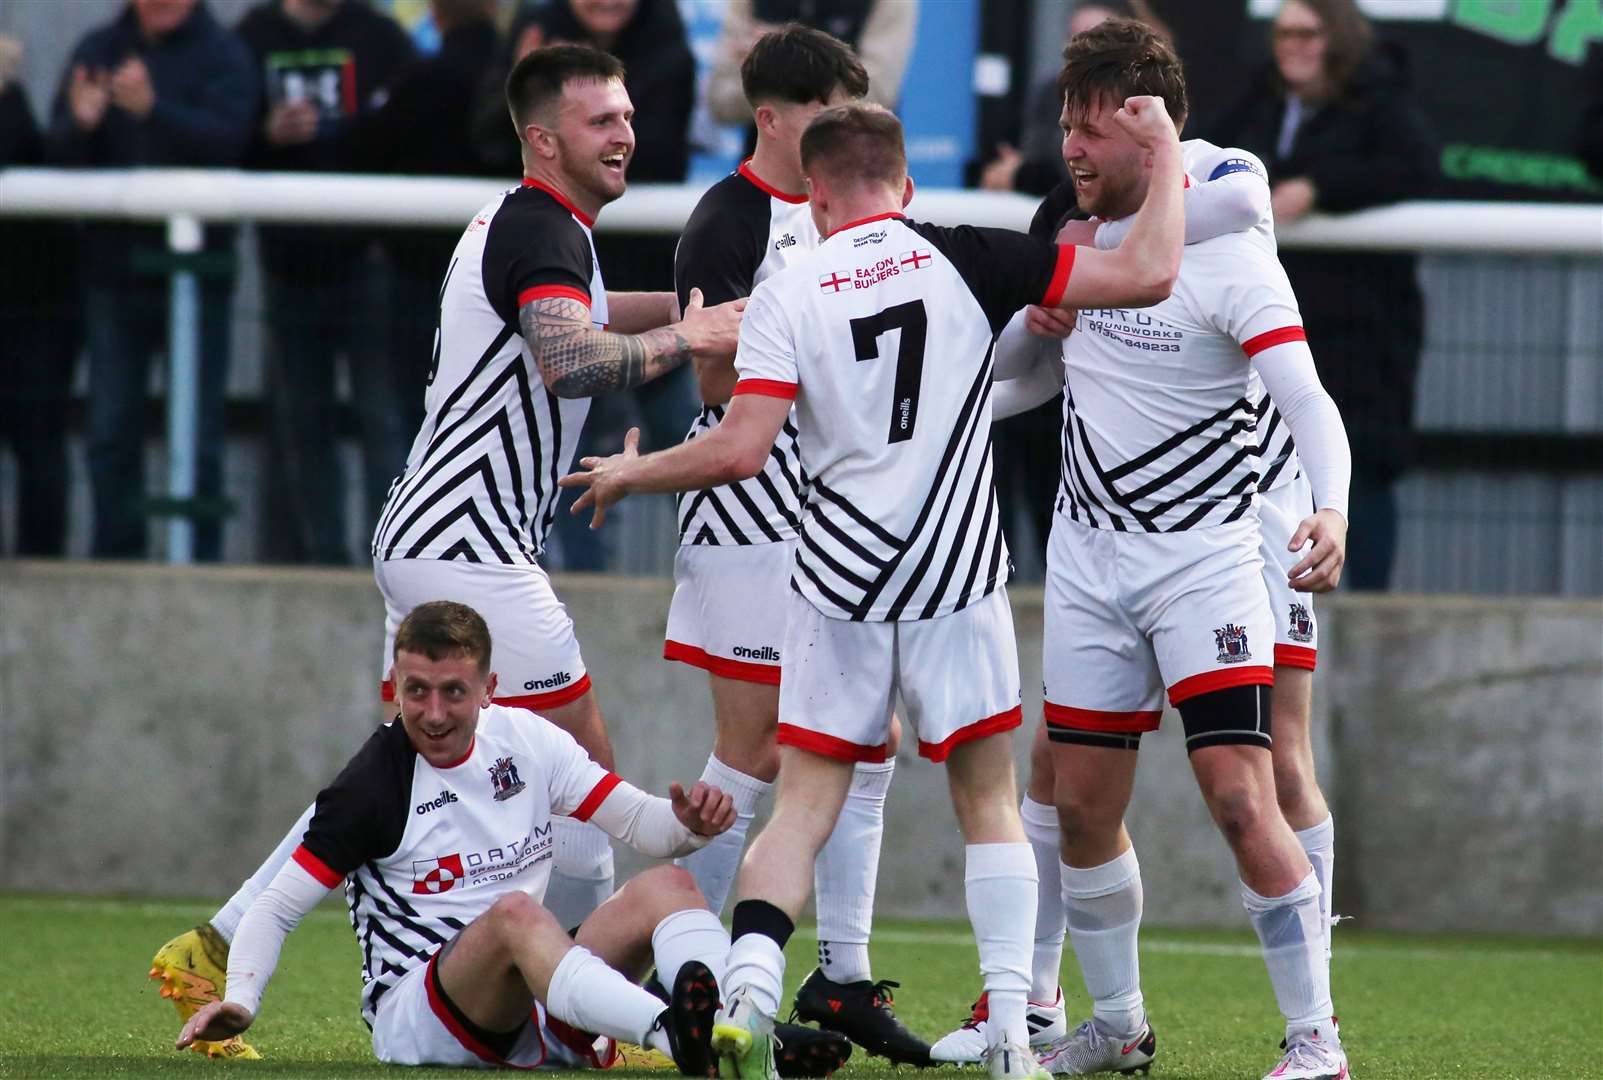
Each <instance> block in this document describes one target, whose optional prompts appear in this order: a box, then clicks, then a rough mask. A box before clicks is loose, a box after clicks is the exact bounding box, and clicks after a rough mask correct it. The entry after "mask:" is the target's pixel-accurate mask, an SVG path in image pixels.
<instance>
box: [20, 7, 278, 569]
mask: <svg viewBox="0 0 1603 1080" xmlns="http://www.w3.org/2000/svg"><path fill="white" fill-rule="evenodd" d="M253 67H254V66H253V64H252V62H251V57H250V50H248V49H247V48H246V47H245V44H244V42H242V41H240V40H239V38H238V37H236V36H235V35H234V34H232V33H231V32H229V31H228V30H225V29H224V28H223V27H222V26H221V25H220V24H219V23H218V22H217V20H216V19H215V18H213V17H212V14H211V12H210V11H208V10H207V9H206V6H205V5H204V4H203V3H200V2H198V0H128V5H127V7H126V8H124V9H123V11H122V13H121V14H120V15H118V17H117V18H116V19H115V20H113V21H112V22H111V23H109V24H107V25H106V26H103V27H101V28H100V29H98V30H94V31H91V32H90V33H89V34H88V35H87V36H86V37H85V38H84V39H83V40H82V41H80V42H79V43H78V46H77V47H76V48H75V49H74V50H73V52H72V58H71V60H70V61H69V62H68V64H67V70H66V73H65V75H64V77H63V79H62V82H61V89H60V91H59V92H58V93H57V95H56V102H55V107H54V109H53V112H52V119H51V124H50V133H49V138H48V143H47V155H48V156H49V158H50V159H51V160H52V161H54V162H56V163H59V164H64V165H81V166H91V167H95V166H98V167H128V166H136V165H153V166H182V165H193V166H218V167H227V166H235V165H238V164H239V163H240V160H241V159H242V158H243V157H244V154H245V146H246V144H247V142H248V141H249V139H250V128H251V119H252V117H253V116H255V114H256V79H255V76H254V73H253ZM234 231H235V230H234V228H233V227H232V226H213V227H209V228H207V230H206V236H205V250H206V252H208V253H210V254H212V255H214V256H217V255H221V256H223V257H224V258H226V256H227V255H228V254H230V253H231V252H232V250H233V244H234ZM165 248H166V244H165V242H164V240H163V232H162V229H161V227H160V226H149V225H92V226H89V227H87V228H85V229H84V231H83V248H82V253H83V262H82V266H83V275H84V278H85V283H86V286H87V289H86V296H85V301H84V309H83V311H84V321H85V328H86V330H87V333H88V337H89V395H90V396H89V479H90V484H91V486H92V488H93V490H94V506H95V524H94V542H93V550H94V554H95V556H96V557H97V558H137V557H139V556H141V555H143V554H144V551H145V524H146V522H145V519H146V514H147V506H146V504H145V498H144V492H145V480H144V460H143V457H144V455H143V449H144V433H145V421H146V415H145V414H146V409H145V405H146V401H145V386H146V382H147V375H148V372H149V365H150V360H151V356H152V355H153V354H154V353H155V352H156V351H157V350H158V349H160V348H161V347H162V346H163V344H164V343H165V342H166V340H167V308H168V304H167V283H166V278H165V277H164V276H163V272H162V271H160V270H158V271H156V272H154V273H152V272H151V271H149V270H148V269H145V268H143V267H142V266H140V265H138V264H139V263H140V258H139V256H140V255H141V254H144V253H152V252H153V253H157V254H159V253H161V252H162V251H164V250H165ZM232 292H233V282H232V278H231V276H229V275H228V274H226V273H223V274H212V275H203V276H202V277H201V284H200V380H199V398H198V404H199V427H200V437H199V446H198V460H197V463H196V464H197V473H196V495H197V498H198V500H199V501H198V502H197V505H196V509H197V511H199V513H200V516H199V518H198V520H197V522H196V529H195V556H196V558H199V559H203V560H215V559H217V558H219V557H220V556H221V554H222V517H223V499H222V494H223V449H224V446H223V443H224V432H223V392H224V389H225V385H226V382H227V377H228V347H229V343H228V319H229V300H230V297H231V295H232Z"/></svg>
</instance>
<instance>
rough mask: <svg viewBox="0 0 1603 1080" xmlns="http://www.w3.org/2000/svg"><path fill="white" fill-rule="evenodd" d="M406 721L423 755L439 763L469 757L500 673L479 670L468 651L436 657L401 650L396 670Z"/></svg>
mask: <svg viewBox="0 0 1603 1080" xmlns="http://www.w3.org/2000/svg"><path fill="white" fill-rule="evenodd" d="M392 678H393V680H394V683H395V697H396V701H397V703H398V704H399V705H400V709H401V723H402V725H403V726H404V727H405V728H406V734H407V737H408V738H409V739H411V740H412V746H413V747H414V748H416V750H417V752H418V754H420V755H421V756H422V757H423V760H425V761H427V762H428V763H429V764H430V765H433V766H434V767H435V768H450V767H451V766H454V765H457V764H459V763H460V762H461V761H462V759H463V758H465V757H467V755H468V751H469V750H470V749H472V747H473V734H474V732H476V731H477V730H478V728H479V710H481V709H483V708H485V707H487V706H488V705H489V704H490V698H491V695H493V694H494V693H495V675H494V673H491V672H483V671H480V670H479V662H478V661H477V660H476V659H474V658H472V657H470V656H468V655H467V654H465V653H456V654H452V655H448V656H445V657H442V658H441V659H439V660H430V659H429V658H428V657H427V656H425V655H423V654H422V653H415V652H409V651H407V650H405V649H398V650H397V651H396V653H395V667H394V668H393V669H392Z"/></svg>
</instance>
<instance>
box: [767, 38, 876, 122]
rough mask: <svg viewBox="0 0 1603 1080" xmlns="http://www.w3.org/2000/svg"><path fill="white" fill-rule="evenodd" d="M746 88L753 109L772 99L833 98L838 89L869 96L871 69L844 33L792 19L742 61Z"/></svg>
mask: <svg viewBox="0 0 1603 1080" xmlns="http://www.w3.org/2000/svg"><path fill="white" fill-rule="evenodd" d="M740 87H741V89H742V90H744V91H745V92H746V100H747V101H748V102H750V104H751V107H752V108H753V109H755V108H756V107H757V106H758V105H761V104H763V103H764V102H770V101H785V102H789V103H791V104H793V105H807V104H810V103H811V102H814V101H817V102H820V103H822V102H825V101H828V100H829V98H830V95H831V94H833V93H835V92H836V91H837V90H839V91H841V92H842V93H844V94H845V95H846V96H847V97H849V98H860V97H863V96H865V95H866V94H867V93H868V72H867V71H866V70H864V68H863V62H862V61H861V60H859V59H858V58H857V54H856V53H854V52H852V48H851V46H850V45H848V44H846V43H845V42H844V41H842V40H840V39H839V38H837V37H833V36H831V35H829V34H826V33H824V31H822V30H815V29H813V28H812V27H810V26H803V25H801V24H800V23H786V24H785V25H784V26H781V27H779V28H777V29H775V30H770V31H768V33H766V34H764V35H763V36H762V37H760V38H758V39H757V44H755V45H753V46H752V47H751V52H749V53H747V54H746V59H745V60H743V61H741V64H740Z"/></svg>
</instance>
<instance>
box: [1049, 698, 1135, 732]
mask: <svg viewBox="0 0 1603 1080" xmlns="http://www.w3.org/2000/svg"><path fill="white" fill-rule="evenodd" d="M1041 713H1042V716H1043V718H1044V719H1045V720H1046V724H1047V727H1064V728H1073V729H1074V730H1076V731H1111V732H1117V733H1119V734H1121V735H1134V734H1137V733H1139V732H1142V731H1157V730H1158V721H1159V720H1160V719H1162V717H1163V710H1162V709H1132V710H1130V711H1129V712H1110V711H1109V710H1107V709H1080V708H1076V707H1075V706H1073V705H1058V704H1056V703H1055V702H1051V701H1044V702H1042V703H1041Z"/></svg>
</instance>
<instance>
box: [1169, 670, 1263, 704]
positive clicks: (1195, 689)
mask: <svg viewBox="0 0 1603 1080" xmlns="http://www.w3.org/2000/svg"><path fill="white" fill-rule="evenodd" d="M1273 685H1275V669H1274V668H1272V667H1269V666H1267V665H1264V664H1256V665H1254V666H1252V667H1233V668H1217V669H1215V670H1213V671H1204V672H1203V673H1202V674H1201V675H1193V676H1191V677H1190V678H1189V679H1181V680H1180V681H1179V682H1177V683H1175V684H1174V685H1173V686H1171V687H1169V704H1170V705H1178V704H1180V703H1181V702H1182V701H1190V700H1191V699H1192V698H1194V697H1196V696H1197V695H1198V694H1211V693H1213V691H1215V690H1228V689H1230V688H1231V687H1232V686H1273Z"/></svg>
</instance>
